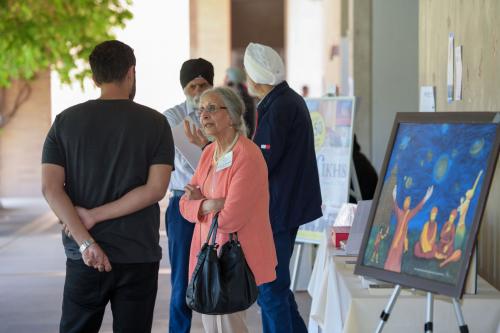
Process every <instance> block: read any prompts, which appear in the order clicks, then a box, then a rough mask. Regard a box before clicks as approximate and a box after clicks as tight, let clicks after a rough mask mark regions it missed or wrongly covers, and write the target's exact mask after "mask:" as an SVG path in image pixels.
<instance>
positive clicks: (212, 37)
mask: <svg viewBox="0 0 500 333" xmlns="http://www.w3.org/2000/svg"><path fill="white" fill-rule="evenodd" d="M189 5H190V13H189V16H190V26H189V27H190V33H189V35H190V39H191V41H190V48H191V52H190V56H191V58H198V57H202V58H205V59H207V60H208V61H210V62H211V63H212V64H213V65H214V69H215V78H214V84H215V85H220V84H222V83H223V81H224V76H225V71H226V69H227V68H228V67H229V66H230V65H231V1H230V0H190V2H189Z"/></svg>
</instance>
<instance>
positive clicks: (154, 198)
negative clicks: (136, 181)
mask: <svg viewBox="0 0 500 333" xmlns="http://www.w3.org/2000/svg"><path fill="white" fill-rule="evenodd" d="M164 196H165V193H164V192H163V193H161V191H160V192H159V193H158V191H155V190H153V189H151V188H148V186H147V185H142V186H139V187H136V188H135V189H133V190H131V191H130V192H128V193H127V194H125V195H124V196H123V197H121V198H120V199H118V200H115V201H113V202H110V203H107V204H104V205H102V206H99V207H96V208H93V209H91V210H90V213H91V215H92V217H93V219H94V221H95V222H96V223H100V222H103V221H107V220H111V219H115V218H118V217H121V216H125V215H129V214H132V213H135V212H137V211H139V210H141V209H144V208H146V207H148V206H151V205H153V204H155V203H157V202H158V201H160V200H161V199H163V197H164Z"/></svg>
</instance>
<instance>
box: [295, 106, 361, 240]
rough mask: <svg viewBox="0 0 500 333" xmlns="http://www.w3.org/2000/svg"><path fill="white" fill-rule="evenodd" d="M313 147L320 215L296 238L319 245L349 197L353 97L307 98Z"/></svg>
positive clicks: (354, 107)
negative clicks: (319, 196) (320, 203)
mask: <svg viewBox="0 0 500 333" xmlns="http://www.w3.org/2000/svg"><path fill="white" fill-rule="evenodd" d="M306 104H307V107H308V109H309V112H310V113H311V120H312V124H313V130H314V148H315V150H316V160H317V163H318V171H319V181H320V185H321V196H322V201H323V204H322V211H323V216H322V217H321V218H319V219H317V220H315V221H312V222H310V223H308V224H305V225H303V226H302V227H301V228H300V229H299V232H298V234H297V241H298V242H304V243H316V244H319V242H320V240H321V236H322V234H323V233H324V231H325V230H327V229H330V228H331V226H332V224H333V222H334V221H335V218H336V217H337V213H338V211H339V209H340V206H341V205H342V204H344V203H346V202H348V200H349V187H350V181H351V170H350V168H351V159H352V143H353V121H354V114H355V109H356V99H355V97H327V98H309V99H306Z"/></svg>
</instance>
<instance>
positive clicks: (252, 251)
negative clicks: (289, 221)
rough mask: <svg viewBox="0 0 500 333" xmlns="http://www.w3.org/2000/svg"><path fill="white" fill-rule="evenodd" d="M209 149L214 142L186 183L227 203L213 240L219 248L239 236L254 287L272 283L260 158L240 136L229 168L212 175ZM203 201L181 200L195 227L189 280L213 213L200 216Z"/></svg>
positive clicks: (272, 251) (271, 250) (264, 168)
mask: <svg viewBox="0 0 500 333" xmlns="http://www.w3.org/2000/svg"><path fill="white" fill-rule="evenodd" d="M214 150H215V144H211V145H209V146H208V147H206V148H205V150H204V151H203V154H202V155H201V159H200V162H199V164H198V168H197V169H196V171H195V173H194V176H193V179H192V180H191V182H190V184H191V185H195V186H199V187H200V190H201V193H202V194H203V196H204V197H205V198H207V199H219V198H225V199H226V201H225V204H224V208H223V209H222V211H221V212H220V214H219V228H218V231H217V242H218V243H219V245H221V246H222V244H224V243H225V242H227V240H228V239H229V235H228V234H229V233H232V232H238V239H239V241H240V243H241V247H242V249H243V252H244V254H245V258H246V260H247V263H248V266H249V267H250V269H251V270H252V272H253V274H254V276H255V281H256V283H257V285H260V284H263V283H266V282H271V281H273V280H275V279H276V269H275V268H276V265H277V259H276V249H275V247H274V239H273V233H272V230H271V223H270V221H269V188H268V180H267V166H266V162H265V160H264V157H263V156H262V153H261V152H260V150H259V148H258V147H257V146H256V145H255V144H254V143H253V142H252V141H250V140H249V139H247V138H245V137H244V136H241V135H240V137H239V138H238V141H237V142H236V144H235V146H234V148H233V159H232V164H231V166H229V167H227V168H225V169H222V170H219V171H216V170H215V166H214V162H213V154H214ZM203 200H204V199H201V200H188V199H187V197H186V195H183V196H182V198H181V200H180V211H181V214H182V216H184V218H185V219H186V220H188V221H191V222H193V223H196V226H195V228H194V233H193V239H192V241H191V253H190V257H189V278H190V279H191V274H192V273H193V270H194V267H195V266H196V261H197V255H198V253H199V251H200V249H201V246H202V244H203V243H204V242H205V240H206V237H207V235H208V230H209V228H210V224H211V222H212V217H213V213H210V214H208V215H205V216H202V215H199V210H200V206H201V204H202V202H203Z"/></svg>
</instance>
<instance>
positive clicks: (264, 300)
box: [257, 228, 307, 333]
mask: <svg viewBox="0 0 500 333" xmlns="http://www.w3.org/2000/svg"><path fill="white" fill-rule="evenodd" d="M297 231H298V228H294V229H292V230H286V231H283V232H279V233H276V234H273V237H274V245H275V246H276V255H277V256H278V266H277V267H276V280H274V281H273V282H269V283H265V284H263V285H261V286H260V287H259V298H258V299H257V303H258V304H259V306H260V308H261V312H262V327H263V332H264V333H277V332H283V333H307V327H306V324H305V323H304V320H302V318H301V317H300V314H299V311H298V309H297V303H296V302H295V297H294V296H293V293H292V291H291V290H290V268H289V266H290V258H291V257H292V253H293V246H294V244H295V237H296V236H297Z"/></svg>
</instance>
